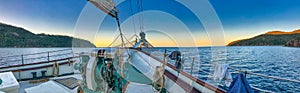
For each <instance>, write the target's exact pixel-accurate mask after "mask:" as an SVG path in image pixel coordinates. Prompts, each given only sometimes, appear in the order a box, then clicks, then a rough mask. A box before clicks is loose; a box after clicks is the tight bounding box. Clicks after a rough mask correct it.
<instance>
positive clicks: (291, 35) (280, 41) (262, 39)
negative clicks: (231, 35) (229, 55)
mask: <svg viewBox="0 0 300 93" xmlns="http://www.w3.org/2000/svg"><path fill="white" fill-rule="evenodd" d="M299 31H300V30H295V31H293V32H282V31H272V32H267V33H266V34H262V35H258V36H255V37H253V38H249V39H243V40H238V41H234V42H231V43H229V44H228V46H295V47H296V46H299V44H298V43H300V42H298V41H299V39H300V33H299Z"/></svg>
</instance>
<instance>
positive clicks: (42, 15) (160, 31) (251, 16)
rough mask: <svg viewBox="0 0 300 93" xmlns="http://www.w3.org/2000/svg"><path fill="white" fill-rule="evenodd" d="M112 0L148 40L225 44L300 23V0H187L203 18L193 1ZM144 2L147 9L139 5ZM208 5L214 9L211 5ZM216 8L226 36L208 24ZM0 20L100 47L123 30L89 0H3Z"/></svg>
mask: <svg viewBox="0 0 300 93" xmlns="http://www.w3.org/2000/svg"><path fill="white" fill-rule="evenodd" d="M113 1H115V2H116V3H117V9H118V10H119V18H120V21H121V28H122V31H123V32H124V35H125V36H126V37H127V38H130V37H131V36H133V35H134V34H138V33H139V32H140V31H141V29H140V27H143V29H142V30H143V31H144V32H145V33H146V34H147V39H148V41H149V42H150V43H151V44H153V45H154V46H211V45H214V44H212V43H211V42H212V40H215V39H214V38H217V40H219V39H224V42H223V43H220V44H216V45H224V44H228V43H230V42H232V41H235V40H239V39H246V38H250V37H253V36H256V35H259V34H263V33H266V32H268V31H274V30H280V31H293V30H296V29H300V16H299V15H300V6H299V5H300V1H299V0H207V1H208V2H209V3H208V4H206V3H197V2H192V1H191V2H188V3H189V4H190V5H192V6H199V8H198V7H196V10H197V8H198V9H199V11H200V12H202V13H209V14H212V15H205V14H200V15H202V16H203V17H202V18H200V19H199V18H198V17H197V15H196V14H195V12H194V11H192V10H191V9H190V8H189V6H186V5H183V4H182V3H179V2H176V1H174V0H143V1H142V4H138V3H139V2H138V0H113ZM122 1H123V2H122ZM179 1H180V0H179ZM203 1H205V0H203ZM118 2H120V3H118ZM130 5H131V7H130ZM139 5H142V10H143V11H139V9H138V7H139ZM207 6H208V8H209V7H211V8H212V10H213V11H210V9H206V8H207ZM214 13H215V14H216V16H217V19H216V20H217V21H219V22H220V25H221V26H216V28H217V27H222V29H221V30H223V33H219V34H222V35H223V36H224V38H220V37H214V35H211V34H215V33H210V30H208V28H207V25H210V23H205V20H212V18H214V17H211V16H214V15H213V14H214ZM102 17H103V19H101V18H102ZM82 20H83V21H82ZM0 22H2V23H6V24H11V25H15V26H18V27H23V28H25V29H27V30H29V31H31V32H33V33H36V34H39V33H46V34H55V35H68V36H74V37H78V38H82V39H86V40H89V41H91V42H92V43H94V44H95V45H96V46H98V47H103V46H107V45H109V44H110V43H111V42H112V41H113V39H114V38H115V37H116V36H117V35H118V32H117V31H118V30H117V25H116V21H115V19H114V18H112V17H110V16H106V14H105V13H103V12H102V11H99V10H98V9H97V8H96V7H95V6H93V5H92V4H91V3H89V2H87V0H0ZM216 24H218V23H216ZM81 27H82V29H80V28H81ZM84 28H87V29H84ZM92 28H95V29H92ZM220 32H222V31H220ZM220 41H222V40H220ZM118 42H120V41H117V43H118Z"/></svg>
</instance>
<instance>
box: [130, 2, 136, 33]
mask: <svg viewBox="0 0 300 93" xmlns="http://www.w3.org/2000/svg"><path fill="white" fill-rule="evenodd" d="M129 1H130V2H129V3H130V11H131V15H132V24H133V30H134V34H135V36H137V35H136V29H135V20H134V16H133V9H132V0H129Z"/></svg>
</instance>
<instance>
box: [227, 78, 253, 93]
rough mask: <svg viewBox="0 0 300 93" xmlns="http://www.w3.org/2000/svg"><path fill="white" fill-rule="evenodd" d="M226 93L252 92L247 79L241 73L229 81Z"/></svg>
mask: <svg viewBox="0 0 300 93" xmlns="http://www.w3.org/2000/svg"><path fill="white" fill-rule="evenodd" d="M227 92H228V93H254V92H253V90H252V88H251V86H250V85H249V83H248V81H247V80H246V78H245V77H244V75H243V74H242V73H240V74H238V75H237V77H236V78H235V79H234V80H233V81H232V82H231V84H230V86H229V89H228V91H227Z"/></svg>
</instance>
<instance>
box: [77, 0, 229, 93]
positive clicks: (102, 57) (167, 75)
mask: <svg viewBox="0 0 300 93" xmlns="http://www.w3.org/2000/svg"><path fill="white" fill-rule="evenodd" d="M89 2H91V3H92V4H94V5H95V6H96V7H97V8H99V9H100V10H102V11H104V12H105V13H107V14H108V15H110V16H111V17H113V18H115V19H116V21H117V25H118V28H119V36H120V37H121V42H122V43H121V45H120V47H118V49H117V50H115V51H114V54H111V55H113V58H111V57H110V56H109V57H107V55H106V54H109V53H106V50H105V49H100V50H94V52H93V53H92V54H91V55H89V54H87V55H84V58H82V59H89V60H85V61H82V63H81V64H84V65H81V67H80V68H81V71H82V73H84V74H83V78H84V79H83V80H84V81H83V83H82V84H81V86H80V87H81V89H82V91H83V92H87V93H91V92H92V93H93V92H116V93H120V92H125V93H137V92H143V93H156V92H161V93H167V92H171V93H184V92H193V93H200V92H206V93H213V92H217V93H224V92H225V91H224V90H223V89H220V88H217V87H215V86H213V85H212V84H209V83H206V82H204V81H201V80H199V79H197V78H195V77H193V76H191V75H189V74H187V73H186V72H184V71H182V70H181V68H182V61H181V53H180V52H179V51H174V52H172V53H171V55H170V56H169V57H170V58H171V59H173V60H176V64H177V65H176V66H173V65H171V64H169V63H167V62H166V61H165V60H162V59H159V58H157V57H155V56H153V55H151V54H150V53H148V52H146V51H144V49H147V48H153V46H152V45H151V44H150V43H149V42H148V41H147V39H146V34H145V32H143V31H141V32H140V33H139V37H138V38H137V41H136V42H135V43H134V44H132V46H129V47H127V46H126V43H125V40H127V43H131V41H129V40H128V39H126V38H125V37H124V36H123V32H122V29H121V27H120V22H119V18H118V10H117V9H116V8H115V5H114V3H113V2H111V1H110V0H89ZM164 55H165V58H166V57H167V54H164ZM99 73H100V74H99ZM99 75H100V76H99Z"/></svg>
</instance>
